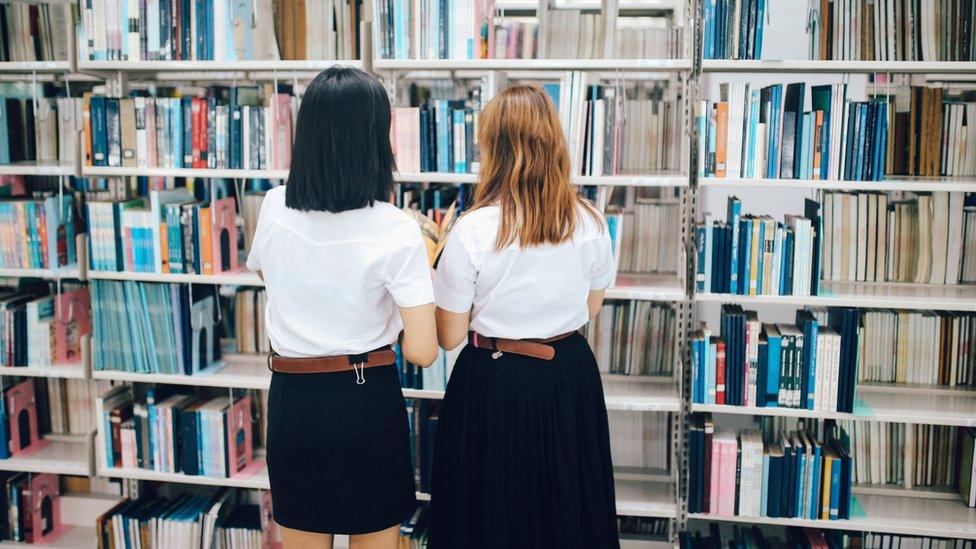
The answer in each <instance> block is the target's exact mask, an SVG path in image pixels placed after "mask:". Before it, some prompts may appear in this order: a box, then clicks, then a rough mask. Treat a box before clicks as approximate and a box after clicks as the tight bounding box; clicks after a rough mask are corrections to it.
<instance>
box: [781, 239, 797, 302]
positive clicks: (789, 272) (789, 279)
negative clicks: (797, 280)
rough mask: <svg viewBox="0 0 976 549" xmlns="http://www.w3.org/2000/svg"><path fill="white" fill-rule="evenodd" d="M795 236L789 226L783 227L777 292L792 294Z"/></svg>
mask: <svg viewBox="0 0 976 549" xmlns="http://www.w3.org/2000/svg"><path fill="white" fill-rule="evenodd" d="M795 238H796V236H795V235H794V234H793V230H792V229H790V228H785V229H784V239H783V261H782V265H783V267H782V268H781V269H780V277H779V278H780V279H779V294H780V295H793V249H794V247H795V246H796V243H795Z"/></svg>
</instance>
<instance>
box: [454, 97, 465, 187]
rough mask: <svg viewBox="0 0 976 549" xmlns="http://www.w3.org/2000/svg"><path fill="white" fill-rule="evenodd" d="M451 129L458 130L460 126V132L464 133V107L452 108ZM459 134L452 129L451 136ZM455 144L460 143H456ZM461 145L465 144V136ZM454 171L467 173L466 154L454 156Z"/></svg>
mask: <svg viewBox="0 0 976 549" xmlns="http://www.w3.org/2000/svg"><path fill="white" fill-rule="evenodd" d="M451 122H452V123H451V129H452V130H456V129H457V128H458V126H460V134H461V135H462V136H463V135H464V109H452V110H451ZM457 135H458V132H457V131H452V132H451V136H452V137H455V136H457ZM454 145H458V144H457V143H454ZM460 145H461V146H465V143H464V140H463V137H462V140H461V143H460ZM453 167H454V173H467V171H468V166H467V161H466V159H465V157H464V155H460V154H459V155H456V158H454V166H453Z"/></svg>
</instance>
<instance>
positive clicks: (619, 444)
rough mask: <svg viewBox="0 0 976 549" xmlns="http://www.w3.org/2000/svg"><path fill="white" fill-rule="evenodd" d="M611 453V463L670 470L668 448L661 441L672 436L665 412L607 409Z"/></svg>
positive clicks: (618, 465)
mask: <svg viewBox="0 0 976 549" xmlns="http://www.w3.org/2000/svg"><path fill="white" fill-rule="evenodd" d="M607 419H608V421H609V426H610V453H611V454H612V455H613V465H614V467H621V468H627V467H632V468H638V469H642V470H657V471H666V470H669V467H670V464H671V459H670V455H671V451H670V448H668V445H667V444H661V443H660V441H663V440H671V420H670V419H669V418H668V415H667V414H635V413H634V412H632V411H629V410H607Z"/></svg>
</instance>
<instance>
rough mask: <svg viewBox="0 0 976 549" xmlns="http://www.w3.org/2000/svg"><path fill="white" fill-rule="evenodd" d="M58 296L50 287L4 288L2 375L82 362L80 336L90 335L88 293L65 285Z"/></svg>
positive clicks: (0, 299) (0, 298) (0, 293)
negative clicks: (17, 369)
mask: <svg viewBox="0 0 976 549" xmlns="http://www.w3.org/2000/svg"><path fill="white" fill-rule="evenodd" d="M60 290H61V291H60V293H57V289H56V288H55V289H53V292H52V288H51V287H50V286H49V285H48V284H47V283H40V284H22V285H21V289H19V290H13V289H11V288H0V367H6V368H3V370H0V373H3V374H4V375H16V370H15V369H14V368H17V367H27V366H34V367H45V366H52V365H54V364H77V363H78V362H80V361H81V344H82V336H83V335H87V334H89V333H90V332H91V319H90V314H91V312H90V305H89V302H90V299H89V295H88V289H87V288H86V287H85V286H83V285H81V284H78V283H63V284H62V285H61V288H60ZM77 367H78V368H81V367H82V366H81V365H80V364H77ZM7 368H11V369H9V370H8V369H7Z"/></svg>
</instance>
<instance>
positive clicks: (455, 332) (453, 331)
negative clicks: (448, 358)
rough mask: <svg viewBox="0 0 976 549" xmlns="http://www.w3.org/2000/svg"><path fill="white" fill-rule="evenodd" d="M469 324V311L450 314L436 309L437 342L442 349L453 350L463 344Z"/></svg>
mask: <svg viewBox="0 0 976 549" xmlns="http://www.w3.org/2000/svg"><path fill="white" fill-rule="evenodd" d="M470 324H471V311H470V310H469V311H467V312H465V313H452V312H451V311H445V310H444V309H441V308H440V307H438V308H437V342H438V343H440V345H441V348H443V349H453V348H455V347H457V346H458V345H460V344H462V343H464V340H465V339H466V338H467V337H468V330H469V329H470Z"/></svg>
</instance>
